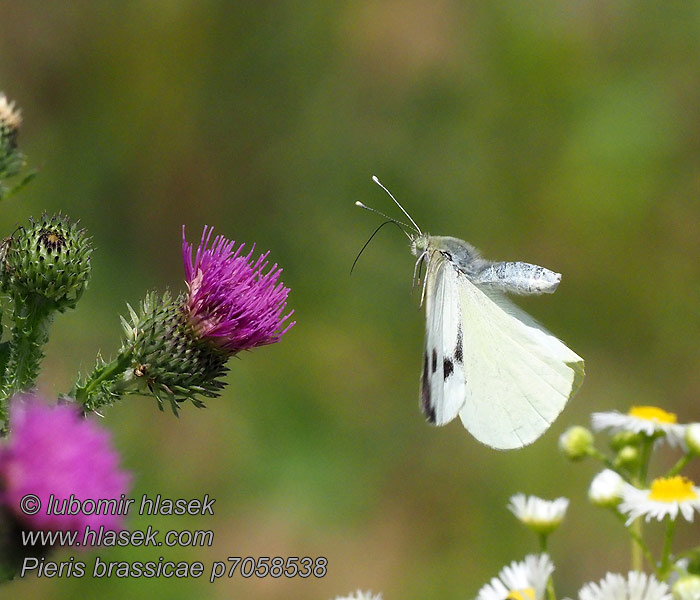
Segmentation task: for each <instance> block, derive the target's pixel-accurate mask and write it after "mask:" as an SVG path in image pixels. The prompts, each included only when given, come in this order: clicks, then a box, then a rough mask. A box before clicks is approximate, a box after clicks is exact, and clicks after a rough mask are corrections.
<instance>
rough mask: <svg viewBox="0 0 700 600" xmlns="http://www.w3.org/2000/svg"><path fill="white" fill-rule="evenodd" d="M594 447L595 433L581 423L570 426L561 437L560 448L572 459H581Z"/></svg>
mask: <svg viewBox="0 0 700 600" xmlns="http://www.w3.org/2000/svg"><path fill="white" fill-rule="evenodd" d="M592 448H593V434H592V433H591V432H590V431H589V430H588V429H586V428H585V427H581V426H580V425H575V426H574V427H569V429H567V430H566V431H565V432H564V433H563V434H562V435H561V437H560V438H559V449H560V450H561V451H562V453H563V454H564V456H566V457H567V458H568V459H570V460H581V459H582V458H585V457H586V456H588V453H589V452H590V450H591V449H592Z"/></svg>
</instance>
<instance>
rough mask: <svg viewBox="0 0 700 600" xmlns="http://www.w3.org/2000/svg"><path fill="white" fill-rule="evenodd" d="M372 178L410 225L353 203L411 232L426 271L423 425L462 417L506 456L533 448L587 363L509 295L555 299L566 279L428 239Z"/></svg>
mask: <svg viewBox="0 0 700 600" xmlns="http://www.w3.org/2000/svg"><path fill="white" fill-rule="evenodd" d="M372 179H373V180H374V181H375V183H377V184H378V185H379V186H380V187H381V188H382V189H383V190H384V191H385V192H386V193H387V194H389V196H390V197H391V199H392V200H393V201H394V202H396V204H397V205H398V207H399V208H400V209H401V210H402V211H403V213H404V214H405V215H406V216H407V217H408V219H409V221H410V222H411V224H412V225H407V224H405V223H402V222H400V221H397V220H396V219H392V218H391V217H387V216H386V215H384V213H381V212H379V211H377V210H375V209H373V208H369V207H368V206H366V205H364V204H362V203H361V202H356V204H357V205H358V206H361V207H362V208H366V209H367V210H371V211H373V212H376V213H378V214H380V215H382V216H383V217H385V218H387V219H389V221H391V222H394V223H396V224H397V225H399V226H403V227H404V228H407V229H411V230H412V231H413V232H415V233H408V232H406V231H405V229H404V231H405V233H406V234H407V235H408V237H409V238H410V240H411V252H412V253H413V254H414V256H417V257H418V259H417V261H416V266H415V269H414V281H415V279H416V273H417V272H418V271H419V269H420V267H421V265H422V264H423V263H425V264H426V275H425V281H424V284H423V295H422V297H421V304H422V303H423V301H424V300H425V313H426V315H425V316H426V336H425V353H424V356H423V372H422V375H421V395H420V398H421V401H420V404H421V408H422V410H423V413H424V414H425V416H426V418H427V420H428V421H429V422H430V423H433V424H435V425H444V424H445V423H449V422H450V421H451V420H452V419H454V418H455V417H456V416H457V415H459V417H460V419H461V420H462V423H463V424H464V426H465V427H466V428H467V430H468V431H469V432H470V433H471V434H472V435H473V436H474V437H475V438H476V439H477V440H479V441H480V442H483V443H484V444H486V445H488V446H491V447H493V448H498V449H501V450H506V449H511V448H521V447H523V446H526V445H528V444H531V443H532V442H534V441H535V440H536V439H537V438H538V437H540V436H541V435H542V434H543V433H544V432H545V431H546V430H547V429H548V428H549V426H550V425H551V424H552V422H553V421H554V420H555V419H556V418H557V416H558V415H559V413H561V411H562V410H563V409H564V406H565V405H566V402H567V401H568V400H569V398H571V397H572V396H573V395H574V394H575V393H576V391H577V390H578V388H579V387H580V386H581V383H582V381H583V374H584V373H583V359H582V358H581V357H580V356H578V354H576V353H575V352H573V351H572V350H570V349H569V348H567V347H566V345H564V344H563V343H562V342H561V341H560V340H558V339H557V338H556V337H555V336H554V335H552V334H551V333H550V332H549V331H547V330H546V329H544V328H543V327H542V326H541V325H539V324H538V323H537V322H536V321H535V320H534V319H533V318H532V317H530V316H529V315H528V314H527V313H525V312H524V311H523V310H521V309H520V308H518V307H517V306H515V305H514V304H513V303H512V302H511V301H510V300H508V298H506V296H505V293H511V294H522V295H525V294H551V293H552V292H554V291H555V290H556V289H557V286H558V285H559V282H560V281H561V275H560V274H559V273H555V272H553V271H550V270H549V269H545V268H544V267H539V266H537V265H531V264H528V263H524V262H491V261H488V260H485V259H483V258H481V257H480V256H479V253H478V251H477V250H476V249H475V248H474V247H473V246H471V245H470V244H468V243H467V242H465V241H463V240H460V239H457V238H453V237H443V236H432V235H429V234H427V233H423V232H422V231H421V230H420V228H419V227H418V225H416V223H415V221H414V220H413V219H412V218H411V216H410V215H409V214H408V213H407V212H406V211H405V210H404V208H403V207H402V206H401V205H400V204H399V203H398V201H397V200H396V198H394V196H392V194H391V192H389V190H387V189H386V188H385V187H384V186H383V185H382V184H381V183H380V182H379V180H378V179H377V178H376V177H373V178H372ZM375 233H376V232H375ZM370 239H371V238H370Z"/></svg>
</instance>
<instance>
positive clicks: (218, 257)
mask: <svg viewBox="0 0 700 600" xmlns="http://www.w3.org/2000/svg"><path fill="white" fill-rule="evenodd" d="M213 231H214V230H213V228H211V227H206V226H205V227H204V231H203V232H202V239H201V241H200V243H199V248H197V252H196V253H195V255H194V258H193V257H192V247H193V246H192V245H190V244H188V243H187V240H186V239H185V226H184V225H183V226H182V254H183V258H184V261H185V278H186V281H187V288H188V293H187V301H186V305H185V307H186V310H187V313H188V320H189V322H190V325H191V326H192V327H193V328H194V330H195V332H196V333H197V335H199V336H200V337H203V338H208V339H210V340H212V341H213V342H214V343H215V344H216V345H217V346H218V347H219V348H221V349H223V350H225V351H226V352H227V353H230V354H235V353H237V352H240V351H241V350H250V349H251V348H256V347H257V346H264V345H266V344H274V343H275V342H278V341H279V340H280V338H281V337H282V336H283V335H284V334H285V333H286V332H287V331H288V330H289V329H290V328H291V327H292V326H293V325H294V323H295V322H291V323H288V324H287V325H286V326H285V327H284V329H282V327H283V325H284V323H285V321H286V320H287V319H288V318H289V317H290V316H291V315H292V314H293V312H294V311H291V312H289V313H287V314H286V315H284V316H283V313H284V310H285V308H286V306H287V296H288V294H289V288H286V287H284V285H283V283H282V282H279V283H278V280H279V277H280V274H281V273H282V269H280V268H278V266H277V263H275V264H274V265H273V266H272V267H270V268H269V269H268V271H267V273H264V270H265V268H266V267H267V265H268V261H266V260H265V259H266V258H267V255H268V254H269V252H266V253H265V254H262V255H261V256H259V257H258V258H257V259H253V251H254V250H255V244H253V247H252V248H251V249H250V252H248V254H247V255H243V254H242V250H243V246H244V244H241V245H240V246H239V247H238V248H237V249H236V250H235V251H234V247H235V242H234V241H232V240H228V239H226V238H225V237H224V236H222V235H217V236H216V237H215V238H214V241H213V243H212V244H211V246H209V242H210V239H211V235H212V232H213Z"/></svg>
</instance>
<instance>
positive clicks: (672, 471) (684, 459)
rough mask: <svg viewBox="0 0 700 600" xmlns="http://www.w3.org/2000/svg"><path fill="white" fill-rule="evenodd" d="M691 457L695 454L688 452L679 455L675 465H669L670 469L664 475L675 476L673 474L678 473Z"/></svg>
mask: <svg viewBox="0 0 700 600" xmlns="http://www.w3.org/2000/svg"><path fill="white" fill-rule="evenodd" d="M693 458H695V455H694V454H690V453H688V454H684V455H683V456H681V457H680V458H679V459H678V462H677V463H676V464H675V465H673V466H672V467H671V469H670V470H669V472H668V473H666V477H673V476H675V475H678V473H680V472H681V471H682V470H683V469H684V468H685V466H686V465H687V464H688V463H689V462H690V461H691V460H693Z"/></svg>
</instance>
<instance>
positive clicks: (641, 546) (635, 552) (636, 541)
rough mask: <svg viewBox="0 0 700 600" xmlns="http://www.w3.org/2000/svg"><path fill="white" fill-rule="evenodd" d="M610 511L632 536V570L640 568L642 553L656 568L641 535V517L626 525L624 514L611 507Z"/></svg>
mask: <svg viewBox="0 0 700 600" xmlns="http://www.w3.org/2000/svg"><path fill="white" fill-rule="evenodd" d="M612 512H613V514H614V515H615V517H617V519H618V521H620V522H621V523H622V524H623V525H624V526H625V528H626V529H627V532H628V533H629V535H630V538H632V570H634V571H641V570H642V555H644V557H645V558H646V559H647V561H648V562H649V565H650V566H651V567H652V568H653V569H654V570H656V561H655V560H654V557H653V556H652V555H651V551H650V550H649V546H647V545H646V543H645V542H644V538H643V537H642V527H641V525H642V522H641V519H636V520H635V521H634V522H633V523H632V525H630V526H629V527H627V525H626V523H625V517H624V515H622V514H620V513H619V512H618V511H617V509H615V508H613V509H612Z"/></svg>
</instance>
